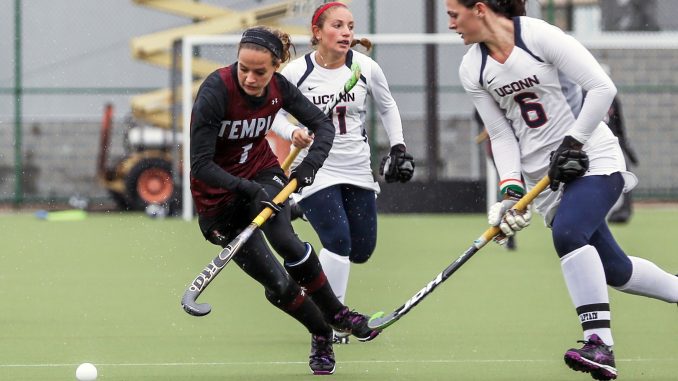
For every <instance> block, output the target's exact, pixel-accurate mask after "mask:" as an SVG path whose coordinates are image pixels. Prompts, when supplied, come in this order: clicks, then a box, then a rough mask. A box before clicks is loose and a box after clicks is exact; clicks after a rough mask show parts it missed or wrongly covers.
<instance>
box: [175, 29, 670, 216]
mask: <svg viewBox="0 0 678 381" xmlns="http://www.w3.org/2000/svg"><path fill="white" fill-rule="evenodd" d="M362 37H365V38H368V39H370V40H371V41H372V42H373V43H374V44H375V46H377V48H378V47H379V44H384V45H388V44H397V45H409V46H413V45H419V46H423V45H426V44H436V45H457V46H461V45H462V40H461V38H460V37H459V36H458V35H457V34H456V33H454V32H448V33H440V34H373V35H372V34H361V35H356V38H362ZM574 37H575V38H577V40H579V41H580V42H582V43H583V44H584V45H585V46H586V47H588V48H589V49H606V50H641V51H642V50H678V32H599V33H590V34H587V35H574ZM240 38H241V35H240V34H237V35H192V36H186V37H184V38H183V39H182V42H183V44H182V65H181V68H182V69H181V78H182V81H181V83H182V88H181V94H182V96H181V99H182V101H181V102H182V107H181V111H182V121H183V124H182V125H183V126H184V128H185V129H186V131H187V130H188V126H190V117H191V109H192V105H193V81H194V78H193V70H192V65H193V61H192V58H193V51H194V48H195V47H198V46H209V45H211V46H219V45H221V46H230V47H234V46H236V45H237V43H238V42H239V41H240ZM309 38H310V36H308V35H293V36H292V41H293V42H294V44H295V45H296V46H297V47H305V46H307V45H308V41H309ZM300 50H301V49H300ZM231 58H232V60H231V61H235V56H233V57H231ZM227 62H228V61H227ZM401 62H403V65H404V66H408V65H414V64H413V63H412V62H410V61H409V60H402V61H401ZM408 69H409V70H412V68H411V67H410V68H408ZM457 69H458V68H456V67H453V68H449V69H448V70H452V71H454V72H455V73H456V71H457ZM419 71H423V68H422V69H420V70H419ZM386 74H387V76H388V75H389V73H386ZM613 79H614V78H613ZM440 107H441V108H443V107H445V104H443V102H442V101H441V105H440ZM470 112H471V110H469V114H470ZM182 137H183V147H184V149H183V156H182V159H183V165H182V168H183V180H182V183H183V193H182V206H183V209H182V217H183V219H185V220H192V218H193V202H192V198H191V192H190V181H189V178H190V177H189V176H190V150H189V148H188V147H190V144H189V143H190V142H189V139H190V134H189V133H187V132H186V133H183V134H182ZM469 144H473V143H469ZM491 171H492V172H493V171H494V168H492V167H491V166H489V165H488V166H487V174H486V179H487V181H488V184H487V185H488V189H487V194H486V196H487V197H488V202H489V201H491V196H492V195H493V194H495V195H496V193H495V192H493V191H492V189H496V174H495V173H491ZM495 197H496V196H495Z"/></svg>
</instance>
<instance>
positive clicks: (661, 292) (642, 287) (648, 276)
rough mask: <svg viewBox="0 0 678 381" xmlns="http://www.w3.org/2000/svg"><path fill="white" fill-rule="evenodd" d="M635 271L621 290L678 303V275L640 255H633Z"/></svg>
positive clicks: (632, 260) (632, 261)
mask: <svg viewBox="0 0 678 381" xmlns="http://www.w3.org/2000/svg"><path fill="white" fill-rule="evenodd" d="M629 259H631V263H633V272H632V273H631V279H629V281H628V282H626V284H625V285H623V286H621V287H615V288H616V289H617V290H619V291H623V292H626V293H629V294H634V295H641V296H647V297H649V298H655V299H659V300H663V301H665V302H669V303H678V277H677V276H675V275H673V274H669V273H667V272H666V271H664V270H662V269H660V268H659V267H658V266H657V265H655V264H654V263H652V262H650V261H648V260H646V259H643V258H638V257H631V256H629Z"/></svg>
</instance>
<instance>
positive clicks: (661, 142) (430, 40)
mask: <svg viewBox="0 0 678 381" xmlns="http://www.w3.org/2000/svg"><path fill="white" fill-rule="evenodd" d="M240 37H241V35H240V34H237V35H192V36H186V37H184V38H183V39H182V40H181V49H177V50H175V54H180V55H181V57H180V61H178V62H180V63H181V64H180V67H181V69H180V72H179V75H180V78H181V81H180V83H181V86H180V88H179V89H178V90H179V91H180V93H179V94H180V97H179V98H180V104H181V107H180V109H178V110H177V112H176V113H175V114H176V117H177V118H179V120H178V121H177V125H179V126H189V125H190V115H191V109H192V106H193V100H194V96H195V92H196V91H197V87H198V85H199V84H200V83H201V81H202V80H203V78H201V77H196V72H197V70H196V67H195V66H194V58H195V57H197V56H199V57H200V59H201V60H202V59H209V60H213V61H214V62H218V63H219V66H227V65H229V64H231V63H233V62H235V60H236V56H237V45H238V43H239V41H240ZM574 37H575V38H577V39H578V40H579V41H580V42H582V43H583V44H584V45H585V46H586V47H587V48H589V50H591V52H592V53H593V54H594V56H596V58H597V59H598V60H599V61H600V62H601V63H603V64H605V65H606V66H607V67H609V68H610V74H611V77H612V79H613V81H614V82H615V84H616V85H617V87H618V90H619V93H618V96H619V99H620V101H621V103H622V105H623V116H624V121H625V125H626V134H627V139H628V141H629V144H630V146H631V147H632V148H633V149H634V150H635V151H636V153H637V154H638V155H639V156H640V157H641V159H640V163H639V165H638V166H637V167H632V168H630V169H631V170H632V171H633V172H634V173H636V174H637V175H638V177H639V178H640V185H639V186H638V187H637V188H636V191H635V195H636V197H640V198H653V199H670V198H675V197H678V172H676V171H674V170H673V168H672V167H673V166H672V165H671V163H674V162H678V150H675V148H674V147H675V146H676V145H677V144H678V129H676V128H674V127H673V120H674V119H675V113H676V111H675V110H678V72H677V71H675V67H676V64H677V63H678V33H676V32H640V33H629V32H602V33H595V34H588V35H582V36H577V35H575V36H574ZM356 38H368V39H369V40H370V41H371V42H372V43H373V45H374V47H373V49H372V50H371V51H370V52H365V51H364V49H362V47H356V49H357V50H358V51H361V52H365V53H366V54H369V55H370V56H371V57H372V58H374V59H375V60H376V61H377V62H378V63H379V65H380V66H381V67H382V69H383V71H384V73H385V75H386V77H387V79H388V81H389V85H390V88H391V91H392V93H393V96H394V98H395V100H396V102H397V104H398V107H399V109H400V113H401V117H402V120H403V133H404V137H405V141H406V143H407V147H408V151H409V152H411V153H412V155H413V156H414V157H415V160H416V162H417V168H416V171H415V177H414V179H413V180H416V181H422V182H427V181H445V180H450V179H457V180H458V179H468V180H470V181H471V180H475V181H484V182H485V183H486V187H485V189H486V191H485V194H484V195H479V196H478V197H479V198H481V199H482V198H484V199H485V201H486V203H487V205H490V204H491V203H493V202H494V201H495V200H496V197H497V196H496V192H497V185H496V181H497V179H496V171H495V169H494V166H493V164H492V162H491V161H490V160H489V158H488V156H487V154H486V152H487V150H486V148H485V143H483V142H481V143H478V140H479V139H478V137H479V134H480V133H481V132H482V131H481V128H480V126H479V125H478V124H477V122H476V121H475V119H474V117H473V114H474V108H473V104H472V102H471V100H470V97H468V96H467V95H466V94H465V93H464V90H463V88H462V87H461V85H460V82H459V77H458V68H459V64H460V62H461V59H462V57H463V55H464V53H465V51H466V49H467V47H466V46H464V45H463V43H462V41H461V39H460V38H459V36H458V35H457V34H456V33H451V32H450V33H441V34H374V35H371V34H360V35H356ZM292 41H293V43H294V45H295V48H296V52H294V51H293V52H292V53H293V57H292V59H294V58H296V57H300V56H303V55H304V54H306V53H308V52H310V51H311V50H312V48H311V46H310V36H308V35H293V36H292ZM430 47H435V49H433V50H432V49H430ZM361 49H362V50H361ZM432 51H433V55H432V54H431V52H432ZM175 59H178V57H175ZM431 60H433V61H434V65H430V63H431ZM216 67H218V66H215V69H216ZM203 72H204V70H203ZM432 78H433V79H434V82H435V83H431V79H432ZM432 91H433V92H435V94H433V95H435V96H434V97H433V98H431V96H432V94H431V92H432ZM430 99H434V100H435V105H434V108H433V109H431V104H430V103H429V100H430ZM368 109H369V111H368V117H367V121H366V124H367V126H366V129H367V131H368V137H369V139H370V145H371V148H372V151H373V163H374V165H373V167H376V166H377V165H378V163H377V162H378V160H374V159H375V158H380V157H381V156H383V155H384V154H386V153H387V152H388V149H389V144H388V138H387V136H386V133H385V132H384V129H383V128H382V127H381V122H380V121H379V118H378V117H376V113H375V110H374V107H369V106H368ZM432 113H433V114H434V115H433V119H432V118H431V117H432V115H430V114H432ZM431 124H433V126H432V125H431ZM189 139H190V134H188V133H184V134H182V138H181V140H182V145H183V147H186V148H185V149H182V150H181V151H182V154H181V156H182V159H181V161H182V163H183V165H180V166H179V168H182V170H181V171H182V176H181V177H182V179H183V181H180V183H183V187H182V196H181V198H182V200H181V201H182V202H181V204H182V217H183V218H184V219H186V220H191V219H192V218H193V203H192V198H191V193H190V189H189V181H188V179H189V175H190V164H189V163H190V155H189V149H188V148H187V147H189V146H190V145H189ZM432 153H434V155H432ZM450 192H452V193H453V192H454V189H451V190H450Z"/></svg>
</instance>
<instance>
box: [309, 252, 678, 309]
mask: <svg viewBox="0 0 678 381" xmlns="http://www.w3.org/2000/svg"><path fill="white" fill-rule="evenodd" d="M318 259H319V260H320V264H321V265H322V266H323V271H324V272H325V275H326V276H327V280H328V281H329V282H330V286H332V291H334V295H336V296H337V299H339V301H340V302H341V303H342V304H343V303H344V300H346V288H347V287H348V275H349V271H350V270H351V261H350V260H349V259H348V257H345V256H343V255H339V254H335V253H333V252H331V251H329V250H327V249H322V250H320V254H318ZM676 279H677V280H678V278H676Z"/></svg>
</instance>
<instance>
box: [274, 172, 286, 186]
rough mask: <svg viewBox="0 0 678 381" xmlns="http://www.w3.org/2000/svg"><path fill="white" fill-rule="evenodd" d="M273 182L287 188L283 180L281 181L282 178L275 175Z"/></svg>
mask: <svg viewBox="0 0 678 381" xmlns="http://www.w3.org/2000/svg"><path fill="white" fill-rule="evenodd" d="M273 181H275V182H276V183H278V184H280V186H282V187H284V186H285V183H284V182H283V181H282V179H281V178H280V177H278V176H275V175H274V176H273Z"/></svg>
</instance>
